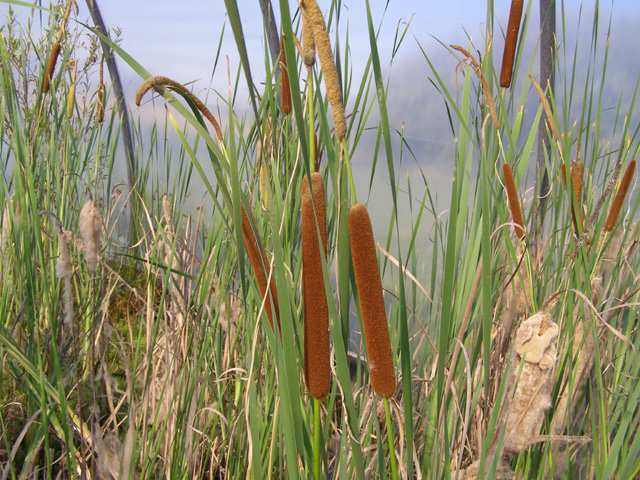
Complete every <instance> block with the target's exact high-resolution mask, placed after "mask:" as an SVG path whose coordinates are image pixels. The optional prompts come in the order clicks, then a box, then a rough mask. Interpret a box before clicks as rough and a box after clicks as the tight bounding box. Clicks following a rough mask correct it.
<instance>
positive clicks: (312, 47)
mask: <svg viewBox="0 0 640 480" xmlns="http://www.w3.org/2000/svg"><path fill="white" fill-rule="evenodd" d="M303 3H304V1H301V2H300V4H301V6H302V7H304V6H303V5H302V4H303ZM300 12H301V16H302V60H303V61H304V64H305V65H306V66H307V67H313V64H314V63H316V43H315V41H314V39H313V30H312V28H311V24H310V23H309V19H308V18H307V13H306V9H305V8H301V9H300Z"/></svg>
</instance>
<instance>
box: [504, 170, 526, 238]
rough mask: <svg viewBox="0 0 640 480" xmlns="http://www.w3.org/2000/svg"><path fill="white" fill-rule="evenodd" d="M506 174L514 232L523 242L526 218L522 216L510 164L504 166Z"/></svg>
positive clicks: (505, 181) (505, 179)
mask: <svg viewBox="0 0 640 480" xmlns="http://www.w3.org/2000/svg"><path fill="white" fill-rule="evenodd" d="M502 171H503V173H504V186H505V187H506V189H507V199H508V201H509V210H511V218H512V220H513V223H514V224H515V227H514V231H515V234H516V236H517V237H518V238H519V239H520V240H522V239H523V238H524V234H525V230H524V216H523V215H522V207H521V206H520V198H519V197H518V189H517V188H516V182H515V180H514V179H513V171H512V170H511V166H510V165H509V164H508V163H505V164H503V165H502Z"/></svg>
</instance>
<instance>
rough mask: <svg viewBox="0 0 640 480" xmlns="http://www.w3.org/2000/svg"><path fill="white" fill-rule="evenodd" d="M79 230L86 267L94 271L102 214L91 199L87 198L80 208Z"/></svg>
mask: <svg viewBox="0 0 640 480" xmlns="http://www.w3.org/2000/svg"><path fill="white" fill-rule="evenodd" d="M78 222H79V230H80V238H81V239H82V248H83V250H84V258H85V261H86V262H87V268H88V269H89V271H90V272H92V273H95V271H96V269H97V268H98V259H99V258H98V250H99V249H100V231H101V229H102V216H101V215H100V212H99V210H98V207H96V205H95V203H93V200H87V201H86V202H85V204H84V205H83V207H82V209H81V210H80V218H79V220H78Z"/></svg>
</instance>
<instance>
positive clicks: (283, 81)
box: [278, 35, 291, 115]
mask: <svg viewBox="0 0 640 480" xmlns="http://www.w3.org/2000/svg"><path fill="white" fill-rule="evenodd" d="M278 63H279V65H280V111H281V112H282V113H284V114H285V115H289V114H290V113H291V89H290V88H289V73H288V72H287V56H286V55H285V50H284V35H283V36H282V37H281V39H280V59H279V61H278Z"/></svg>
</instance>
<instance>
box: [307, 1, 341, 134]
mask: <svg viewBox="0 0 640 480" xmlns="http://www.w3.org/2000/svg"><path fill="white" fill-rule="evenodd" d="M302 8H303V9H304V13H305V16H306V19H307V20H308V23H309V26H310V27H311V31H312V33H313V40H314V43H315V46H316V49H317V51H318V57H320V69H321V70H322V75H323V77H324V83H325V86H326V89H327V98H328V99H329V104H330V105H331V113H332V115H333V125H334V127H335V130H336V137H337V138H338V140H339V141H342V140H343V139H344V136H345V133H346V122H345V118H344V104H343V103H342V89H341V88H340V81H339V79H338V70H337V69H336V64H335V62H334V60H333V52H332V51H331V41H330V40H329V33H328V32H327V28H326V25H325V23H324V17H323V16H322V11H321V10H320V7H319V6H318V4H317V3H316V0H303V1H302Z"/></svg>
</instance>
